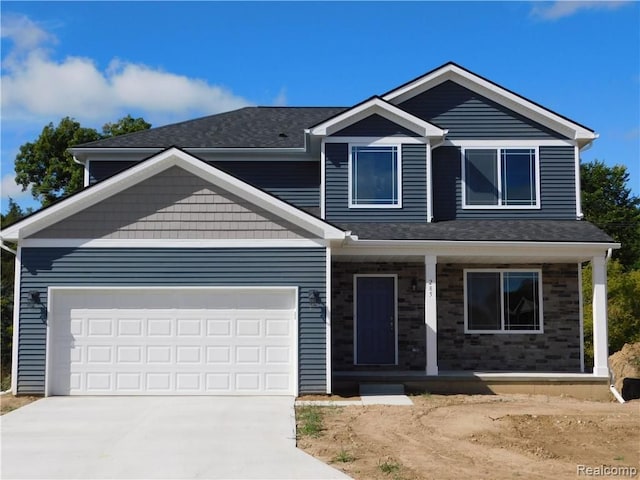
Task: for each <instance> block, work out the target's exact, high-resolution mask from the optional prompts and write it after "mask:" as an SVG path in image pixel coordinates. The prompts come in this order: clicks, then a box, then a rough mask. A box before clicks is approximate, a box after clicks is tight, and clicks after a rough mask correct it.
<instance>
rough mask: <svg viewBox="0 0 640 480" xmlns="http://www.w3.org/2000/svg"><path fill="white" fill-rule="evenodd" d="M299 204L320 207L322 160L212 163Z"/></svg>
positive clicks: (277, 195) (286, 200)
mask: <svg viewBox="0 0 640 480" xmlns="http://www.w3.org/2000/svg"><path fill="white" fill-rule="evenodd" d="M211 163H212V164H213V165H214V166H215V167H218V168H220V169H221V170H224V171H225V172H228V173H230V174H231V175H234V176H236V177H238V178H239V179H240V180H243V181H245V182H247V183H249V184H251V185H253V186H255V187H258V188H260V189H262V190H264V191H265V192H268V193H270V194H272V195H275V196H276V197H278V198H281V199H282V200H284V201H285V202H289V203H291V204H293V205H295V206H296V207H319V206H320V161H319V160H318V161H307V162H300V161H291V162H264V161H259V162H235V161H229V162H224V161H219V162H211Z"/></svg>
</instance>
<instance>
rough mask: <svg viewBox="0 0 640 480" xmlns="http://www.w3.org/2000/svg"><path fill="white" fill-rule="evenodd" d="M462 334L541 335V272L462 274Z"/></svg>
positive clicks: (501, 271)
mask: <svg viewBox="0 0 640 480" xmlns="http://www.w3.org/2000/svg"><path fill="white" fill-rule="evenodd" d="M464 277H465V287H464V288H465V291H464V293H465V333H542V296H541V295H542V280H541V274H540V271H528V270H527V271H525V270H465V272H464Z"/></svg>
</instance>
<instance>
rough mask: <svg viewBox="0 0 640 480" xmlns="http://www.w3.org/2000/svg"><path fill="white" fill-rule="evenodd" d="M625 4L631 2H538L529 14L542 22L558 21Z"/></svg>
mask: <svg viewBox="0 0 640 480" xmlns="http://www.w3.org/2000/svg"><path fill="white" fill-rule="evenodd" d="M627 3H631V2H630V1H628V0H609V1H579V0H560V1H557V2H539V3H536V4H535V5H534V6H533V8H532V10H531V14H532V15H533V16H535V17H538V18H541V19H543V20H558V19H559V18H563V17H569V16H571V15H574V14H576V13H578V12H580V11H582V10H614V9H617V8H620V7H621V6H623V5H625V4H627Z"/></svg>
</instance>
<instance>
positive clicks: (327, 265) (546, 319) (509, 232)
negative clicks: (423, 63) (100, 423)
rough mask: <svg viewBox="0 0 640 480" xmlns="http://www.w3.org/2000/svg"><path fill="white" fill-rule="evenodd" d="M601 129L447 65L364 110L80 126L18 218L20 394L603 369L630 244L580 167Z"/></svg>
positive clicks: (267, 390) (445, 380)
mask: <svg viewBox="0 0 640 480" xmlns="http://www.w3.org/2000/svg"><path fill="white" fill-rule="evenodd" d="M596 138H597V134H596V133H595V132H594V131H593V130H591V129H589V128H587V127H585V126H583V125H580V124H579V123H576V122H574V121H572V120H570V119H568V118H566V117H563V116H561V115H559V114H557V113H554V112H552V111H550V110H548V109H546V108H544V107H542V106H541V105H539V104H537V103H534V102H532V101H531V100H528V99H526V98H524V97H522V96H520V95H518V94H516V93H514V92H512V91H510V90H507V89H505V88H504V87H501V86H499V85H497V84H495V83H493V82H491V81H489V80H487V79H485V78H483V77H480V76H478V75H476V74H474V73H472V72H470V71H468V70H466V69H464V68H462V67H460V66H458V65H456V64H454V63H448V64H445V65H443V66H441V67H439V68H437V69H435V70H433V71H431V72H428V73H426V74H425V75H423V76H421V77H419V78H416V79H415V80H412V81H410V82H408V83H406V84H404V85H402V86H400V87H397V88H394V89H393V90H391V91H389V92H387V93H385V94H383V95H381V96H374V97H371V98H369V99H368V100H365V101H363V102H362V103H359V104H357V105H355V106H353V107H347V108H325V107H319V108H299V107H289V108H286V107H247V108H242V109H239V110H236V111H232V112H227V113H222V114H218V115H212V116H209V117H204V118H199V119H196V120H192V121H187V122H182V123H177V124H173V125H167V126H163V127H159V128H153V129H150V130H147V131H141V132H136V133H132V134H129V135H124V136H120V137H114V138H109V139H105V140H100V141H97V142H93V143H88V144H84V145H79V146H77V147H74V148H72V152H73V154H74V156H75V158H76V160H77V161H78V162H79V163H81V164H83V165H84V168H85V186H86V188H85V189H84V190H82V191H80V192H78V193H76V194H74V195H72V196H69V197H67V198H65V199H63V200H61V201H59V202H58V203H56V204H54V205H52V206H50V207H48V208H45V209H43V210H41V211H38V212H36V213H34V214H32V215H31V216H29V217H27V218H25V219H23V220H21V221H19V222H17V223H15V224H13V225H11V226H9V227H7V228H5V229H4V231H2V239H3V240H5V241H12V242H18V245H19V247H18V255H17V262H16V292H17V294H16V296H15V298H16V304H15V322H14V352H13V358H14V363H13V368H14V371H13V382H14V384H13V388H14V392H17V393H18V394H27V393H29V394H46V395H74V394H83V395H84V394H91V395H102V394H104V395H114V394H126V395H152V394H172V395H174V394H180V395H197V394H203V395H215V394H236V395H237V394H285V395H298V394H302V393H324V392H332V391H333V390H334V387H335V386H337V385H338V384H343V385H347V384H357V383H362V382H374V381H375V382H391V383H404V384H407V385H409V384H422V385H430V386H429V388H430V389H431V390H438V389H445V390H446V388H447V385H449V386H450V385H452V384H454V383H455V384H456V385H457V386H460V385H461V382H464V381H465V379H473V380H475V381H480V382H481V383H482V385H483V388H485V387H486V388H493V387H495V384H497V383H500V382H511V383H513V382H521V383H520V385H523V384H529V385H530V384H535V383H536V382H538V383H539V384H543V383H545V382H547V383H548V382H550V381H553V382H556V383H557V382H562V381H568V382H574V383H581V382H582V385H583V386H587V387H588V388H591V387H590V386H592V385H599V386H606V385H607V377H608V367H607V309H606V257H607V254H608V252H610V250H611V249H612V248H616V247H618V245H617V244H615V243H614V242H613V241H612V239H611V238H610V237H609V236H607V235H606V234H605V233H603V232H602V231H600V230H599V229H598V228H596V227H595V226H593V225H591V224H590V223H588V222H586V221H584V220H582V212H581V207H580V188H579V187H580V177H579V163H580V152H581V150H582V149H585V148H588V147H589V146H590V145H591V143H592V142H593V141H594V140H595V139H596ZM584 262H591V263H592V265H593V272H594V274H593V275H594V289H593V294H594V295H593V298H594V310H593V311H594V315H593V323H594V328H593V331H594V334H593V336H594V338H593V340H594V351H595V358H594V365H593V369H591V365H589V366H585V365H584V338H583V325H582V311H581V309H582V307H581V300H582V299H581V264H582V263H584ZM585 372H587V373H585ZM591 372H592V373H591ZM492 386H493V387H492ZM456 388H457V387H456Z"/></svg>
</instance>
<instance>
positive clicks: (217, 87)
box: [0, 0, 640, 211]
mask: <svg viewBox="0 0 640 480" xmlns="http://www.w3.org/2000/svg"><path fill="white" fill-rule="evenodd" d="M0 8H1V13H2V44H1V47H2V90H1V100H2V104H1V112H0V113H1V119H2V120H1V122H2V123H1V127H2V134H1V140H2V146H1V155H2V164H1V165H2V172H1V174H2V211H5V210H6V205H7V198H8V196H11V197H13V198H14V199H15V200H16V201H17V202H18V203H19V204H20V205H22V206H26V207H28V206H37V205H38V204H37V203H36V202H34V201H33V200H31V196H30V194H29V193H28V192H25V193H22V192H20V189H19V188H18V187H16V186H15V183H14V182H13V177H14V172H13V161H14V159H15V155H16V153H17V152H18V148H19V146H20V145H22V144H23V143H25V142H27V141H33V140H35V139H36V138H37V136H38V135H39V133H40V131H41V130H42V128H43V126H44V125H46V124H47V123H49V122H53V123H54V124H57V122H58V121H59V120H60V119H61V118H62V117H64V116H72V117H74V118H76V119H77V120H78V121H80V122H81V123H82V125H83V126H87V127H94V128H97V129H100V128H101V126H102V125H103V124H104V123H106V122H112V121H115V120H117V119H119V118H121V117H122V116H124V115H126V114H129V113H130V114H132V115H134V116H142V117H144V118H145V119H146V120H147V121H149V122H151V123H152V124H153V125H154V126H160V125H163V124H166V123H172V122H175V121H180V120H185V119H189V118H195V117H198V116H204V115H210V114H213V113H218V112H221V111H225V110H231V109H234V108H239V107H242V106H245V105H291V106H304V105H313V106H342V105H345V106H348V105H353V104H355V103H358V102H360V101H361V100H363V99H365V98H368V97H370V96H371V95H374V94H381V93H384V92H386V91H388V90H390V89H392V88H394V87H396V86H398V85H400V84H402V83H404V82H406V81H408V80H410V79H412V78H414V77H417V76H419V75H421V74H423V73H425V72H427V71H429V70H432V69H433V68H435V67H438V66H440V65H441V64H443V63H445V62H447V61H454V62H456V63H459V64H461V65H462V66H464V67H466V68H468V69H470V70H472V71H474V72H475V73H477V74H479V75H482V76H484V77H487V78H489V79H491V80H493V81H494V82H497V83H499V84H500V85H502V86H504V87H506V88H508V89H510V90H514V91H516V92H517V93H519V94H521V95H524V96H525V97H527V98H529V99H531V100H534V101H535V102H538V103H540V104H542V105H544V106H546V107H547V108H550V109H552V110H554V111H556V112H558V113H560V114H562V115H565V116H567V117H569V118H571V119H573V120H575V121H577V122H579V123H582V124H584V125H587V126H588V127H590V128H593V129H595V130H596V131H597V132H598V133H599V134H600V138H599V139H598V140H597V141H596V142H595V143H594V145H593V147H592V148H590V149H589V150H587V151H585V152H584V153H583V154H582V159H583V161H591V160H593V159H595V158H597V159H601V160H604V161H605V162H606V163H608V164H611V165H613V164H624V165H626V166H627V168H628V170H629V172H630V174H631V180H630V186H631V187H632V189H633V191H634V193H635V194H636V195H640V3H638V2H616V1H608V2H581V1H569V2H406V3H405V2H393V3H387V2H355V3H345V2H328V3H315V2H284V3H275V2H260V3H250V2H234V3H222V2H12V1H6V0H5V1H2V3H1V4H0Z"/></svg>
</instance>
